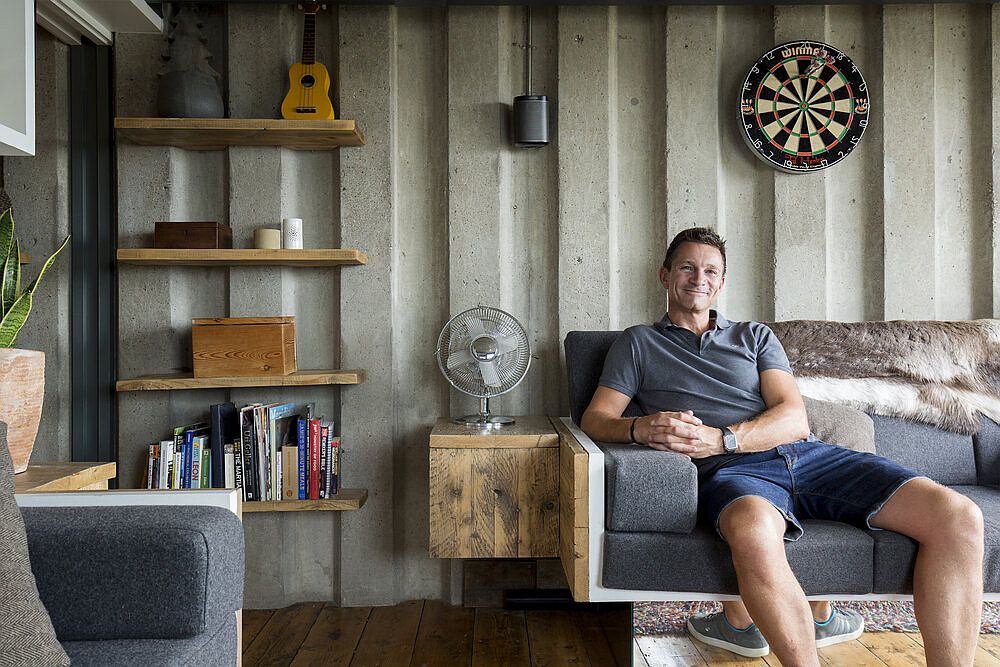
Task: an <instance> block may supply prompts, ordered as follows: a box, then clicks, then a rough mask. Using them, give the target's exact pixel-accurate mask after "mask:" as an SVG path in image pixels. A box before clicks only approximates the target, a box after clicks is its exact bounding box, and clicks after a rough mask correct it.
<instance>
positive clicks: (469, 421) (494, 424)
mask: <svg viewBox="0 0 1000 667" xmlns="http://www.w3.org/2000/svg"><path fill="white" fill-rule="evenodd" d="M455 423H456V424H465V425H466V426H478V427H479V428H500V427H501V426H507V425H509V424H513V423H514V418H513V417H504V416H501V415H486V416H485V417H484V416H483V415H465V416H464V417H457V418H456V419H455Z"/></svg>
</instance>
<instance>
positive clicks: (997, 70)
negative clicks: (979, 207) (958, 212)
mask: <svg viewBox="0 0 1000 667" xmlns="http://www.w3.org/2000/svg"><path fill="white" fill-rule="evenodd" d="M990 28H991V29H990V35H1000V7H998V6H997V5H991V6H990ZM998 41H1000V40H992V41H991V43H990V65H991V67H990V100H992V104H991V105H990V108H991V109H992V112H993V116H992V123H991V126H990V129H991V130H992V132H991V133H990V137H991V139H990V147H991V153H990V165H991V167H992V168H991V169H990V173H991V175H992V179H991V185H992V186H993V187H992V188H990V194H991V197H990V204H991V205H992V206H991V212H992V216H991V222H992V228H991V232H992V236H991V243H990V246H991V248H992V252H993V255H992V260H993V265H992V271H991V274H992V277H993V281H992V286H993V312H992V315H991V317H1000V43H998Z"/></svg>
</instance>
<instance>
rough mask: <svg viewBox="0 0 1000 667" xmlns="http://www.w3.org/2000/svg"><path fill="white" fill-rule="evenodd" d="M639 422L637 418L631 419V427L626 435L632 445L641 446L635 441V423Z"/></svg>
mask: <svg viewBox="0 0 1000 667" xmlns="http://www.w3.org/2000/svg"><path fill="white" fill-rule="evenodd" d="M637 421H639V418H638V417H632V425H631V426H629V427H628V435H629V437H630V438H631V439H632V444H633V445H641V444H642V443H641V442H639V441H638V440H636V439H635V423H636V422H637Z"/></svg>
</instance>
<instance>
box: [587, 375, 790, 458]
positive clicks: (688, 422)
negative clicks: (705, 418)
mask: <svg viewBox="0 0 1000 667" xmlns="http://www.w3.org/2000/svg"><path fill="white" fill-rule="evenodd" d="M630 400H632V399H631V397H630V396H628V395H627V394H623V393H621V392H620V391H616V390H614V389H611V388H609V387H598V388H597V391H595V392H594V397H593V398H592V399H591V400H590V405H588V406H587V409H586V410H585V411H584V413H583V416H582V417H581V418H580V428H582V429H583V432H584V433H586V434H587V435H589V436H590V437H591V438H593V439H594V440H600V441H601V442H632V422H633V421H635V439H636V440H637V441H638V442H639V443H641V444H644V445H648V446H649V447H652V448H653V449H660V450H671V449H673V451H681V450H679V449H674V447H673V445H685V446H690V445H694V444H695V443H697V442H698V441H699V440H698V438H699V433H698V429H699V428H700V427H701V420H700V419H698V418H697V417H695V416H694V415H693V414H692V413H691V412H690V411H687V412H657V413H656V414H653V415H647V416H645V417H638V418H633V417H622V413H623V412H625V408H626V407H628V403H629V401H630ZM800 400H801V399H800ZM716 430H718V429H716ZM721 433H722V432H721V431H719V434H720V436H721Z"/></svg>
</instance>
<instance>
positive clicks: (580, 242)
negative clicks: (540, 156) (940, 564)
mask: <svg viewBox="0 0 1000 667" xmlns="http://www.w3.org/2000/svg"><path fill="white" fill-rule="evenodd" d="M617 31H618V10H617V8H615V7H578V8H572V9H569V8H565V7H560V8H559V59H558V65H557V67H558V72H559V110H558V123H559V341H560V349H561V348H562V341H563V339H565V337H566V333H567V332H569V331H573V330H575V329H607V328H611V327H616V326H618V320H619V314H618V308H617V304H616V303H614V302H613V297H614V296H617V295H616V285H614V284H613V283H614V277H613V275H612V274H613V272H614V268H613V267H616V265H617V257H618V247H617V246H618V243H617V241H618V238H617V207H614V208H612V202H617V192H616V188H615V185H616V181H617V169H618V166H617V153H616V152H615V143H616V137H615V131H616V130H617V129H618V122H617V115H618V113H617V110H618V103H617V100H616V99H615V98H616V97H617V92H618V86H617V82H616V80H615V79H616V78H617V76H618V71H617V50H618V48H617V47H618V44H617V42H618V39H617Z"/></svg>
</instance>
